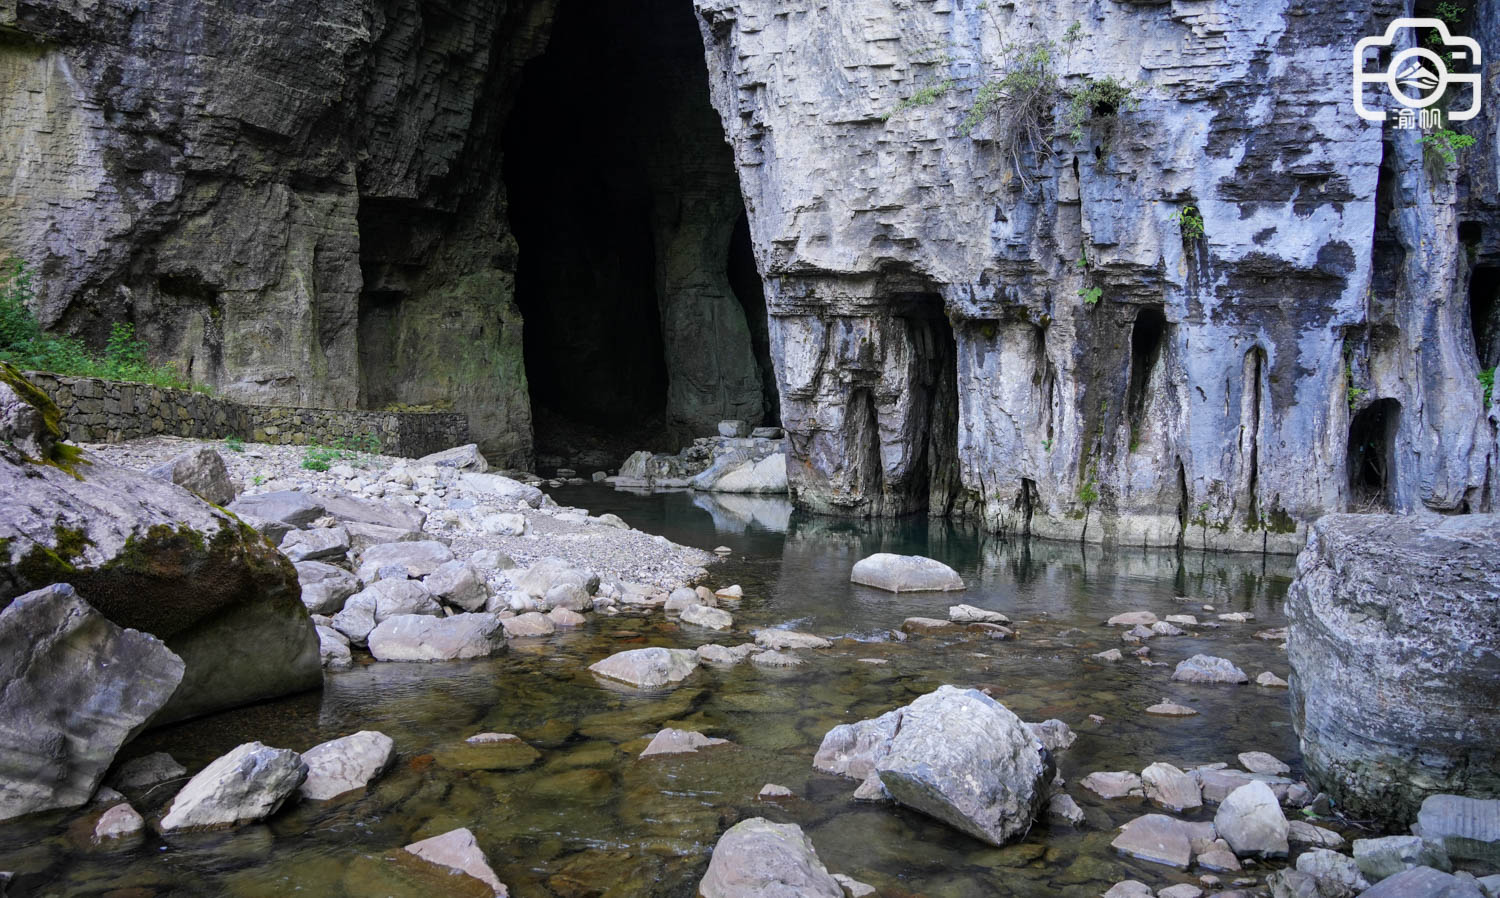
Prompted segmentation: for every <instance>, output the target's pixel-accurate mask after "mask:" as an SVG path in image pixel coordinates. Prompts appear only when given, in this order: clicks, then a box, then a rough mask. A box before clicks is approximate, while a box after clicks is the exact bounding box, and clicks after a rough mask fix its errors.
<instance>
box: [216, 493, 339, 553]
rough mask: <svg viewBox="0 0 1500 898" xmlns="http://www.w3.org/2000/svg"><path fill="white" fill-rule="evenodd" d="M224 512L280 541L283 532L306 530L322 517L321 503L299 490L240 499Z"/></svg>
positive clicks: (260, 494)
mask: <svg viewBox="0 0 1500 898" xmlns="http://www.w3.org/2000/svg"><path fill="white" fill-rule="evenodd" d="M227 510H228V511H230V512H232V513H234V514H235V515H237V516H239V517H242V518H245V519H246V520H248V521H251V522H253V523H254V524H255V525H256V527H257V529H259V530H261V531H262V532H263V533H265V534H266V536H267V537H269V538H271V539H273V540H277V541H280V539H281V538H282V537H283V536H285V535H286V533H287V531H289V530H295V529H297V528H298V527H306V526H307V525H308V524H311V523H312V522H313V521H316V520H317V519H318V518H321V517H322V516H323V514H324V512H323V503H322V502H320V501H319V500H318V499H316V498H314V497H313V496H310V495H308V494H307V493H304V492H302V491H300V490H276V491H275V492H270V493H255V494H253V495H249V496H241V497H239V498H238V499H236V500H234V501H233V502H231V503H229V505H228V506H227Z"/></svg>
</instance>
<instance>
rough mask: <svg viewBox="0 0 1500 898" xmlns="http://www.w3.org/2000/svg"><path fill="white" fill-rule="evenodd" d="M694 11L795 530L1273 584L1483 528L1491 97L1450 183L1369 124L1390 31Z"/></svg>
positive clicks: (1185, 4) (1197, 9) (1361, 19)
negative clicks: (1328, 515) (1447, 520)
mask: <svg viewBox="0 0 1500 898" xmlns="http://www.w3.org/2000/svg"><path fill="white" fill-rule="evenodd" d="M696 6H697V8H698V11H699V14H700V18H701V20H702V23H701V25H702V32H703V36H704V41H705V45H706V58H707V59H708V63H709V68H710V72H711V78H712V85H713V98H714V103H715V105H716V106H717V108H718V109H719V111H720V114H721V116H722V118H723V121H724V126H725V130H726V132H727V133H728V136H729V139H730V142H731V144H732V145H733V147H734V149H735V158H736V162H737V165H738V166H739V171H740V178H741V185H742V189H743V192H744V194H745V202H746V206H747V208H748V210H749V215H750V225H751V231H752V236H753V240H754V246H755V251H756V257H757V261H758V263H759V267H760V270H761V273H762V275H763V276H764V278H765V285H766V296H767V303H768V307H769V312H770V328H771V335H772V342H773V348H774V356H775V360H776V374H777V379H778V384H779V387H780V392H781V408H782V420H783V423H784V425H785V426H786V429H787V431H788V433H789V436H790V438H791V452H792V456H793V458H792V462H791V464H790V465H789V472H790V476H791V478H792V488H793V491H794V493H795V495H796V497H797V499H798V500H799V502H800V503H801V504H803V505H805V506H808V507H811V508H814V509H819V510H828V511H838V512H852V513H864V514H890V513H899V512H902V511H908V510H914V509H920V508H924V507H925V508H929V509H930V510H931V511H933V512H934V513H940V512H943V511H945V510H948V509H950V508H955V507H956V508H959V509H971V510H973V511H975V512H977V513H979V514H981V515H982V516H983V518H984V520H985V521H986V522H987V523H988V525H989V526H990V527H992V528H993V529H996V530H999V531H1003V532H1012V533H1015V532H1021V531H1029V532H1031V533H1037V534H1042V535H1047V536H1059V537H1070V538H1077V537H1079V536H1080V535H1084V536H1085V537H1086V538H1088V539H1091V540H1092V539H1096V538H1103V539H1109V540H1117V541H1119V542H1121V543H1126V544H1153V545H1170V544H1174V543H1177V542H1179V540H1185V541H1186V542H1187V543H1188V544H1189V545H1193V546H1198V545H1205V546H1208V547H1223V548H1235V549H1252V548H1253V549H1261V548H1268V549H1271V550H1280V551H1295V550H1296V549H1297V548H1298V547H1299V546H1300V545H1301V543H1302V541H1303V538H1304V531H1305V526H1306V524H1307V522H1308V521H1310V520H1312V519H1314V518H1316V517H1318V516H1319V515H1321V514H1323V513H1325V512H1327V511H1330V510H1343V509H1346V508H1362V507H1389V508H1391V509H1394V510H1398V511H1415V510H1418V509H1421V508H1424V507H1425V508H1429V509H1434V510H1437V511H1441V512H1459V511H1463V510H1472V511H1480V510H1486V509H1488V508H1491V507H1492V506H1493V503H1494V498H1493V495H1494V490H1495V486H1496V480H1495V478H1496V472H1495V464H1496V460H1497V457H1500V449H1497V444H1496V437H1495V420H1496V409H1495V407H1494V406H1491V407H1490V408H1488V409H1486V408H1485V407H1484V399H1483V391H1482V389H1481V387H1480V385H1479V382H1478V380H1477V378H1476V374H1477V372H1478V371H1479V369H1480V365H1481V363H1482V364H1483V366H1484V367H1486V368H1488V367H1490V366H1493V365H1494V364H1495V363H1496V361H1497V360H1496V359H1495V358H1494V357H1493V356H1494V351H1493V349H1488V350H1486V349H1484V348H1483V344H1485V343H1486V342H1487V341H1488V340H1493V328H1494V327H1495V325H1494V324H1493V323H1491V322H1493V317H1494V316H1493V314H1489V319H1488V320H1487V321H1486V320H1482V319H1483V318H1484V315H1482V314H1481V313H1480V311H1479V310H1480V309H1481V307H1484V308H1489V309H1491V310H1492V309H1493V293H1494V286H1493V281H1492V280H1491V281H1490V282H1489V285H1488V286H1485V285H1484V284H1483V283H1481V279H1482V278H1484V277H1490V278H1493V272H1494V266H1495V264H1496V263H1497V261H1500V235H1497V232H1496V225H1500V218H1497V215H1496V212H1497V208H1500V204H1497V196H1496V193H1495V191H1496V183H1497V181H1496V159H1497V157H1500V132H1497V128H1496V117H1495V116H1496V107H1495V104H1496V103H1497V102H1500V96H1497V95H1496V92H1495V91H1494V89H1493V88H1494V85H1495V84H1496V83H1497V80H1500V79H1497V75H1500V66H1496V65H1495V64H1494V63H1493V62H1491V65H1490V69H1489V78H1488V86H1487V88H1486V91H1487V92H1488V94H1489V96H1488V97H1487V100H1488V102H1489V109H1488V111H1487V113H1486V117H1482V118H1480V119H1476V120H1474V121H1472V122H1469V123H1467V125H1465V126H1464V130H1466V131H1467V132H1468V133H1471V134H1473V135H1475V136H1477V137H1479V138H1480V143H1479V146H1478V147H1476V148H1474V150H1472V151H1470V152H1469V153H1467V154H1466V155H1465V156H1464V158H1463V160H1462V162H1461V163H1460V165H1458V166H1455V167H1448V166H1446V165H1444V164H1443V163H1442V162H1441V160H1437V161H1435V160H1434V159H1433V154H1432V153H1430V152H1428V153H1425V154H1424V150H1423V147H1421V146H1419V145H1418V143H1417V137H1418V136H1419V132H1416V131H1402V130H1397V129H1396V128H1395V127H1394V122H1392V123H1389V124H1387V125H1386V126H1385V128H1384V130H1382V126H1381V125H1379V124H1371V123H1367V122H1365V121H1362V120H1361V119H1360V118H1358V117H1357V116H1356V114H1355V112H1354V109H1353V107H1352V103H1351V75H1350V72H1351V53H1352V49H1353V45H1354V43H1355V41H1356V40H1358V39H1359V38H1360V37H1363V36H1365V35H1370V34H1376V35H1378V34H1381V33H1382V31H1383V30H1384V26H1385V24H1386V23H1387V22H1388V21H1390V20H1391V19H1392V18H1394V17H1396V16H1398V15H1402V14H1410V10H1408V9H1403V7H1402V5H1401V4H1400V3H1394V2H1382V3H1375V4H1370V3H1364V2H1353V0H1322V2H1311V3H1309V2H1270V3H1266V2H1251V0H1213V2H1200V0H1172V2H1151V3H1147V2H1104V3H1099V2H1092V0H1090V2H1084V0H1039V2H1003V0H988V2H971V0H923V2H915V3H913V2H907V0H874V2H861V3H808V2H800V0H696ZM1474 6H1475V7H1476V11H1475V12H1471V13H1469V14H1468V16H1467V19H1466V20H1465V22H1464V23H1463V25H1462V29H1461V30H1463V31H1464V33H1468V34H1472V35H1474V36H1476V37H1477V38H1478V39H1480V40H1481V42H1482V44H1483V45H1484V47H1485V53H1486V56H1490V57H1493V55H1494V53H1495V52H1496V51H1497V50H1500V41H1497V40H1496V38H1497V29H1500V22H1497V15H1500V13H1497V9H1496V7H1495V6H1494V4H1474ZM1038 51H1045V53H1046V56H1045V63H1046V65H1047V67H1048V74H1049V76H1055V77H1056V78H1057V90H1056V92H1055V96H1052V97H1050V98H1047V99H1045V100H1044V102H1043V103H1042V106H1043V107H1044V108H1043V110H1042V114H1041V115H1040V117H1039V118H1038V119H1037V120H1036V121H1035V127H1034V129H1033V130H1032V131H1031V132H1030V133H1029V134H1028V133H1024V132H1023V133H1022V134H1021V135H1020V139H1019V140H1017V139H1016V136H1015V128H1014V127H1013V126H1014V124H1015V121H1016V117H1015V114H1014V112H1013V110H1012V111H1011V112H1010V113H1007V111H1006V110H1007V109H1008V108H1010V107H1007V106H1006V98H1007V97H1009V96H1011V95H1013V94H1014V93H1015V90H1016V89H1017V82H1015V81H1007V80H1006V76H1007V73H1015V72H1021V73H1023V74H1024V73H1025V71H1026V67H1027V65H1028V63H1029V62H1030V61H1034V60H1036V59H1037V58H1038V57H1037V55H1036V54H1037V53H1038ZM1107 78H1112V79H1114V82H1113V83H1114V84H1117V85H1118V84H1123V85H1130V86H1133V87H1132V90H1131V91H1130V93H1131V94H1132V95H1133V96H1130V97H1122V96H1119V95H1118V94H1116V95H1114V96H1113V97H1111V96H1109V95H1108V93H1107V92H1096V93H1093V94H1081V95H1082V96H1084V97H1085V98H1086V99H1085V101H1084V102H1083V104H1082V106H1081V108H1078V109H1076V111H1075V110H1074V108H1073V106H1072V103H1071V101H1070V100H1069V92H1070V91H1072V92H1075V93H1076V92H1080V91H1081V89H1083V88H1085V87H1087V86H1089V85H1091V84H1092V85H1095V86H1098V85H1100V84H1101V83H1102V81H1103V79H1107ZM1021 87H1022V88H1024V85H1021ZM997 88H998V90H997ZM1111 100H1113V101H1114V102H1111ZM1070 112H1073V113H1074V114H1073V115H1072V118H1071V120H1070V119H1069V113H1070ZM1070 125H1076V126H1077V127H1076V130H1074V129H1073V128H1070ZM1424 156H1425V158H1424ZM1184 216H1187V217H1188V218H1189V219H1191V218H1193V217H1194V216H1201V231H1200V229H1198V228H1196V227H1191V226H1190V227H1184V226H1183V224H1182V222H1183V219H1184ZM1486 271H1488V272H1490V274H1489V275H1485V274H1484V272H1486ZM1471 281H1473V286H1474V287H1475V288H1476V290H1475V292H1476V299H1475V302H1474V305H1475V309H1476V311H1475V312H1474V314H1472V315H1471V314H1470V312H1469V307H1470V303H1469V302H1467V301H1466V300H1467V298H1468V295H1469V293H1470V288H1471ZM1480 294H1484V295H1480ZM1486 302H1489V303H1490V305H1488V306H1485V305H1484V303H1486ZM1487 314H1488V313H1487ZM955 405H956V408H955V407H954V406H955Z"/></svg>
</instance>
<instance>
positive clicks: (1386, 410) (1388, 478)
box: [1348, 399, 1401, 512]
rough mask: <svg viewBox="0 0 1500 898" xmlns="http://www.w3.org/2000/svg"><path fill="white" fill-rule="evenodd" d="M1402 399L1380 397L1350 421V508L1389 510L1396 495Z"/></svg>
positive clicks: (1357, 510) (1363, 510)
mask: <svg viewBox="0 0 1500 898" xmlns="http://www.w3.org/2000/svg"><path fill="white" fill-rule="evenodd" d="M1400 423H1401V403H1399V402H1397V401H1396V400H1394V399H1379V400H1376V401H1375V402H1372V403H1370V404H1369V405H1367V406H1365V407H1364V408H1362V409H1360V411H1359V413H1358V414H1356V415H1355V416H1354V420H1353V421H1351V422H1350V423H1349V449H1348V470H1349V510H1350V511H1356V512H1369V511H1388V510H1389V509H1390V508H1391V507H1392V505H1393V502H1392V497H1393V496H1394V495H1395V491H1396V490H1395V487H1396V483H1395V478H1396V471H1395V452H1394V443H1395V440H1396V432H1397V429H1398V428H1399V427H1400Z"/></svg>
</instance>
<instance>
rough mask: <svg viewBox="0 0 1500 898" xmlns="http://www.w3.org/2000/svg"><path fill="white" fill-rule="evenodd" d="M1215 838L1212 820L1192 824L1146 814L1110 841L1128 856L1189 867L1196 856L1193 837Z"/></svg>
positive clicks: (1122, 829)
mask: <svg viewBox="0 0 1500 898" xmlns="http://www.w3.org/2000/svg"><path fill="white" fill-rule="evenodd" d="M1213 837H1214V825H1213V824H1212V823H1189V822H1188V821H1186V820H1178V819H1177V818H1175V817H1168V816H1167V815H1166V814H1146V815H1145V816H1142V817H1137V818H1135V819H1134V820H1132V821H1130V822H1129V823H1126V824H1125V825H1124V826H1122V827H1121V828H1120V834H1119V835H1118V836H1116V837H1115V840H1114V841H1113V842H1111V843H1110V846H1111V847H1113V848H1114V849H1115V850H1116V851H1118V852H1120V853H1121V854H1124V855H1127V856H1129V857H1135V858H1140V859H1141V860H1145V861H1152V862H1154V863H1158V864H1166V865H1167V866H1169V867H1176V868H1178V869H1179V870H1186V869H1187V867H1188V864H1189V863H1190V862H1191V861H1192V859H1193V840H1195V839H1201V840H1204V841H1205V842H1206V841H1209V840H1212V839H1213Z"/></svg>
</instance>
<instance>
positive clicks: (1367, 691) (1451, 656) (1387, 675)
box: [1286, 515, 1500, 825]
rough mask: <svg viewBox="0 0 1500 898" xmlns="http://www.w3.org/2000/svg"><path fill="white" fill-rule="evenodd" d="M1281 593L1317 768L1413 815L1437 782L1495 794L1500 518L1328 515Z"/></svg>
mask: <svg viewBox="0 0 1500 898" xmlns="http://www.w3.org/2000/svg"><path fill="white" fill-rule="evenodd" d="M1297 571H1298V573H1297V579H1296V580H1295V581H1294V582H1293V584H1292V586H1291V588H1290V590H1289V591H1288V593H1287V601H1286V609H1287V619H1288V622H1289V625H1290V626H1289V629H1290V634H1289V636H1288V639H1287V658H1288V660H1289V661H1290V662H1291V667H1292V675H1291V677H1290V681H1291V690H1290V691H1291V703H1292V720H1293V724H1294V725H1295V726H1296V728H1297V733H1298V735H1299V737H1300V739H1301V747H1302V757H1303V760H1304V763H1305V765H1306V770H1307V774H1308V777H1309V780H1310V781H1311V782H1313V783H1314V784H1315V785H1316V786H1317V787H1318V788H1320V789H1322V790H1323V791H1326V792H1328V793H1329V794H1330V795H1331V796H1333V797H1334V798H1335V799H1336V800H1337V801H1338V802H1339V803H1340V804H1342V805H1343V806H1345V807H1347V808H1348V809H1349V811H1350V812H1351V813H1354V814H1359V815H1362V816H1365V817H1377V818H1380V819H1383V820H1388V821H1391V822H1392V823H1395V824H1398V825H1405V824H1407V823H1409V822H1411V820H1412V819H1413V818H1415V817H1416V816H1417V809H1418V807H1419V806H1420V805H1421V803H1422V801H1423V799H1425V798H1426V797H1427V796H1428V795H1431V794H1436V793H1455V794H1466V795H1473V796H1487V797H1492V798H1493V797H1500V709H1497V708H1496V707H1495V704H1494V703H1493V702H1491V701H1489V700H1488V697H1489V696H1491V695H1493V693H1494V684H1495V682H1496V679H1497V678H1500V654H1497V653H1496V649H1495V646H1497V645H1500V517H1497V516H1494V515H1468V516H1458V517H1450V518H1436V519H1429V518H1418V517H1385V516H1372V515H1333V516H1330V517H1327V518H1324V519H1322V520H1321V521H1319V522H1318V523H1317V524H1316V525H1314V526H1313V528H1312V531H1311V533H1310V535H1309V538H1308V544H1307V548H1306V549H1305V550H1304V551H1303V553H1302V555H1301V556H1300V557H1299V558H1298V559H1297Z"/></svg>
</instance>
